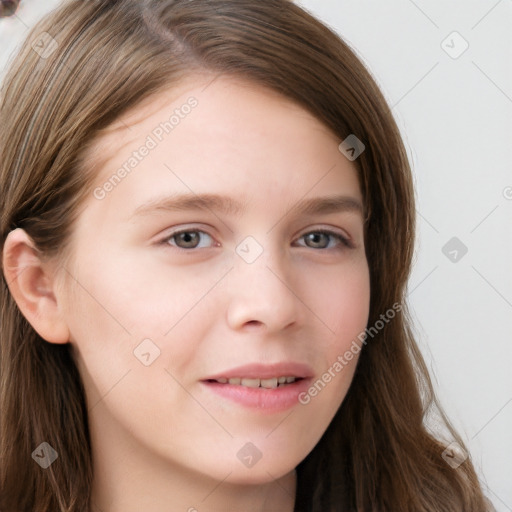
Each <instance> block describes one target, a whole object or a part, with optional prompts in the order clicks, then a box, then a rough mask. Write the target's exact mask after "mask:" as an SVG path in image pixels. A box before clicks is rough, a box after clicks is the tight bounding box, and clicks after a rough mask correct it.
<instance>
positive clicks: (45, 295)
mask: <svg viewBox="0 0 512 512" xmlns="http://www.w3.org/2000/svg"><path fill="white" fill-rule="evenodd" d="M2 262H3V271H4V276H5V279H6V281H7V285H8V287H9V290H10V292H11V295H12V296H13V298H14V300H15V301H16V304H17V305H18V307H19V309H20V311H21V312H22V314H23V316H24V317H25V318H26V319H27V320H28V322H29V323H30V325H32V327H33V328H34V330H35V331H36V332H37V333H38V334H39V336H41V338H43V339H45V340H46V341H49V342H50V343H67V342H68V341H69V329H68V326H67V324H66V323H65V321H64V318H63V317H62V312H61V311H60V310H59V304H58V302H57V298H56V295H55V293H54V290H55V276H54V272H52V269H51V268H50V265H49V264H48V263H46V262H43V261H42V260H41V258H40V255H39V252H38V251H37V249H36V246H35V244H34V242H33V241H32V239H31V238H30V237H29V236H28V235H27V233H26V232H25V231H24V230H23V229H20V228H18V229H15V230H13V231H11V232H10V233H9V234H8V235H7V238H6V240H5V244H4V250H3V257H2Z"/></svg>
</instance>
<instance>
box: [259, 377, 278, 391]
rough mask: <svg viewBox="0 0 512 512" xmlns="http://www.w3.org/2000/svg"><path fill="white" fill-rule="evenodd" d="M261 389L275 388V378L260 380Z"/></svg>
mask: <svg viewBox="0 0 512 512" xmlns="http://www.w3.org/2000/svg"><path fill="white" fill-rule="evenodd" d="M261 387H262V388H269V389H274V388H277V377H274V378H273V379H261Z"/></svg>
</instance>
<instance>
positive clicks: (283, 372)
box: [204, 362, 313, 380]
mask: <svg viewBox="0 0 512 512" xmlns="http://www.w3.org/2000/svg"><path fill="white" fill-rule="evenodd" d="M284 376H286V377H297V378H301V379H306V378H309V377H312V376H313V370H312V369H311V367H310V366H309V365H307V364H304V363H295V362H281V363H273V364H263V363H252V364H245V365H242V366H237V367H236V368H230V369H229V370H225V371H223V372H219V373H216V374H215V375H211V376H209V377H207V378H206V379H204V380H217V379H222V378H225V379H232V378H236V377H241V378H244V377H245V378H248V379H271V378H272V377H284Z"/></svg>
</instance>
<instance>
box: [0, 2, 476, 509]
mask: <svg viewBox="0 0 512 512" xmlns="http://www.w3.org/2000/svg"><path fill="white" fill-rule="evenodd" d="M194 70H208V71H211V72H212V73H213V75H217V74H224V75H232V76H238V77H243V78H244V79H246V80H250V81H252V82H253V83H255V84H258V85H260V86H263V87H267V88H270V89H272V90H274V91H277V92H279V93H281V94H282V95H283V96H284V97H286V98H288V99H290V100H292V101H294V102H296V103H297V104H299V105H301V106H302V107H303V108H305V109H307V110H308V111H310V112H311V113H312V114H313V115H315V116H316V117H317V118H318V119H319V120H320V121H321V122H323V123H324V124H325V125H326V126H327V127H328V128H330V129H331V130H332V132H333V133H334V134H336V136H337V137H339V140H340V142H341V141H342V140H344V139H345V138H346V137H347V136H348V135H350V134H355V135H356V136H357V138H358V139H360V140H361V141H362V142H363V143H364V145H365V151H364V152H363V153H362V154H361V155H360V156H359V158H358V159H357V160H356V161H355V164H356V166H357V169H358V172H359V177H360V184H361V189H362V192H363V196H364V201H365V207H366V210H367V221H366V224H365V243H366V250H367V258H368V262H369V267H370V276H371V304H370V317H369V321H368V325H369V326H373V325H374V324H375V323H376V322H378V321H379V318H381V315H382V314H383V313H384V312H386V311H387V310H389V308H390V307H391V305H392V304H395V303H398V304H400V305H401V306H402V307H400V308H397V309H396V316H395V317H394V318H393V320H392V321H389V322H387V323H386V325H385V326H384V327H383V328H382V329H380V330H379V332H378V334H376V335H375V336H372V338H371V340H369V341H368V343H367V344H366V346H365V347H364V348H363V350H362V352H361V354H360V359H359V363H358V366H357V370H356V374H355V376H354V380H353V383H352V385H351V388H350V390H349V392H348V395H347V396H346V398H345V400H344V402H343V404H342V406H341V407H340V409H339V411H338V412H337V414H336V416H335V418H334V419H333V421H332V423H331V424H330V426H329V427H328V429H327V431H326V432H325V434H324V436H323V437H322V439H321V440H320V442H319V443H318V444H317V446H316V447H315V448H314V449H313V450H312V452H311V453H310V454H309V455H308V456H307V457H306V458H305V459H304V460H303V461H302V462H301V464H300V465H299V466H298V468H297V475H298V485H297V499H296V510H297V511H315V512H319V511H329V512H331V511H332V512H334V511H358V512H367V511H368V512H369V511H387V512H396V511H401V512H405V511H420V512H434V511H436V512H440V511H443V512H449V511H460V512H462V511H464V512H482V510H484V509H485V504H484V498H483V495H482V491H481V488H480V485H479V482H478V479H477V476H476V474H475V471H474V468H473V466H472V464H471V462H470V459H466V460H465V461H464V462H463V463H462V464H461V465H460V466H459V467H458V468H457V469H452V467H451V466H450V465H448V464H447V463H446V462H445V461H444V459H443V457H442V452H443V450H444V448H445V444H446V442H444V443H443V442H442V441H441V440H438V439H436V436H435V435H433V434H432V433H431V432H430V431H429V429H427V427H426V425H425V423H426V414H427V412H428V411H430V410H432V409H433V408H435V407H436V405H437V403H436V400H435V396H434V393H433V389H432V384H431V381H430V379H429V376H428V372H427V369H426V366H425V364H424V362H423V359H422V357H421V355H420V353H419V351H418V349H417V347H416V344H415V341H414V338H413V335H412V332H411V328H410V320H409V317H408V314H407V308H406V305H405V298H406V283H407V279H408V276H409V271H410V266H411V259H412V254H413V245H414V237H415V206H414V192H413V188H412V179H411V172H410V168H409V163H408V160H407V156H406V152H405V150H404V146H403V143H402V140H401V137H400V134H399V131H398V129H397V126H396V124H395V121H394V119H393V117H392V114H391V112H390V109H389V107H388V105H387V104H386V102H385V100H384V98H383V96H382V94H381V92H380V91H379V89H378V87H377V85H376V83H375V81H374V80H373V79H372V77H371V75H370V73H369V72H368V71H367V70H366V69H365V67H364V66H363V64H362V63H361V62H360V61H359V60H358V58H357V57H356V56H355V54H354V53H353V51H351V49H350V48H349V47H348V46H347V45H346V44H345V43H344V42H343V40H342V39H340V37H339V36H337V35H336V34H335V33H333V32H332V31H331V30H329V29H328V28H327V27H326V26H324V25H323V24H322V23H320V22H319V21H318V20H316V19H315V18H314V17H312V16H311V15H310V14H308V13H307V12H306V11H304V10H302V9H301V8H300V7H298V6H297V5H295V4H293V3H292V2H289V1H286V0H258V1H254V0H208V1H205V0H146V1H141V0H109V1H98V0H87V1H83V0H71V1H68V2H66V3H64V5H63V6H61V7H60V8H59V9H57V10H56V11H54V12H53V13H51V14H50V15H48V16H47V17H46V18H44V19H43V20H42V21H41V22H40V23H39V24H38V25H37V26H36V27H35V28H34V29H33V30H32V31H31V33H30V35H29V37H28V38H27V40H26V42H25V44H24V46H23V47H22V48H21V50H20V53H19V55H18V56H17V58H16V60H15V61H14V62H13V63H12V65H11V67H10V69H9V71H8V74H7V77H6V80H5V82H4V83H3V87H2V90H1V104H0V141H1V148H0V187H1V191H0V212H1V213H0V215H1V217H0V219H1V220H0V236H1V238H0V240H1V247H2V248H3V245H4V242H5V239H6V236H7V234H8V233H9V231H10V230H12V229H14V228H23V229H24V230H26V232H27V233H28V234H29V235H30V237H31V238H32V240H33V241H34V243H35V245H36V247H37V249H38V250H39V251H40V253H41V254H42V255H44V256H45V257H54V256H55V257H58V256H59V255H61V254H62V253H63V251H64V249H65V247H66V243H67V242H68V240H69V235H70V233H71V232H72V229H73V221H74V220H75V219H76V217H77V215H78V214H79V210H80V204H81V201H82V200H83V198H84V197H85V195H86V194H89V193H91V183H92V179H93V178H94V169H93V168H91V166H88V165H87V162H86V161H85V160H84V157H83V156H84V154H85V153H86V149H87V148H88V147H90V145H91V144H92V142H93V141H94V140H95V138H96V137H98V135H99V134H101V130H103V129H105V128H106V127H108V126H109V125H110V124H111V123H112V122H113V121H114V120H116V119H117V118H118V117H119V116H120V115H121V114H122V113H124V112H126V111H127V110H128V109H131V108H133V107H135V106H136V105H137V104H139V103H140V102H141V101H142V100H143V99H146V98H148V97H149V96H150V95H152V94H154V93H156V92H158V91H160V90H163V89H164V88H169V87H172V86H173V84H176V83H178V81H179V80H180V79H181V78H183V77H186V76H187V75H188V74H190V73H191V72H193V71H194ZM7 284H8V283H7V282H6V281H5V278H3V279H2V280H1V291H0V294H1V295H0V300H1V319H0V322H1V333H0V407H1V411H2V412H1V418H0V456H1V464H0V510H2V512H14V511H16V512H25V511H27V512H28V511H29V510H37V511H38V512H56V511H59V512H64V511H66V512H87V511H88V510H89V506H90V503H89V492H90V485H91V481H92V461H91V450H90V439H89V433H88V424H87V408H86V405H85V397H84V389H83V386H82V382H81V378H80V375H79V372H78V371H77V368H76V366H75V364H74V359H73V354H72V352H71V346H70V344H66V345H55V344H51V343H47V342H45V341H44V340H43V339H42V338H41V337H39V336H38V334H37V333H36V332H35V331H34V329H33V328H32V327H31V325H30V324H29V323H28V322H27V321H26V319H25V318H24V317H23V315H22V314H21V313H20V311H19V309H18V308H17V305H16V303H15V302H14V300H13V298H12V296H11V295H10V293H9V290H8V287H7ZM437 410H438V411H440V409H439V408H438V409H437ZM440 417H441V418H442V419H444V420H446V418H444V415H443V414H442V412H441V416H440ZM444 425H445V429H446V432H447V433H448V436H449V439H448V441H450V440H454V441H457V442H458V443H459V445H460V446H462V447H464V445H463V442H462V440H461V439H460V438H459V437H458V436H457V434H456V433H455V432H454V431H453V429H452V428H451V427H450V425H449V424H448V423H447V422H446V421H445V422H444ZM44 441H46V442H48V443H49V444H50V445H51V446H52V447H53V448H54V449H55V450H56V451H57V452H58V454H59V458H58V459H57V461H56V462H55V463H53V464H52V465H51V466H50V467H49V468H48V469H47V470H45V471H41V468H40V467H39V466H38V465H37V464H35V463H34V461H33V460H32V457H31V453H32V452H33V450H34V449H35V448H36V447H37V446H38V445H40V443H42V442H44Z"/></svg>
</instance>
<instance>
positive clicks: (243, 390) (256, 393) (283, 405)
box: [202, 379, 311, 413]
mask: <svg viewBox="0 0 512 512" xmlns="http://www.w3.org/2000/svg"><path fill="white" fill-rule="evenodd" d="M310 380H311V379H301V380H298V381H295V382H292V383H290V384H287V385H286V386H280V387H277V388H274V389H267V388H250V387H247V386H241V385H235V384H228V383H226V384H222V383H220V382H213V381H202V384H204V385H205V386H206V387H207V388H209V389H210V390H211V391H213V392H214V393H217V394H218V395H220V396H222V397H224V398H227V399H229V400H232V401H233V402H236V403H238V404H240V405H243V406H245V407H249V408H252V409H257V410H258V411H260V412H269V413H272V412H280V411H284V410H286V409H289V408H290V407H293V406H294V405H296V404H298V403H299V398H298V396H299V394H300V393H302V392H304V391H305V390H306V389H307V388H308V386H309V381H310Z"/></svg>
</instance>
